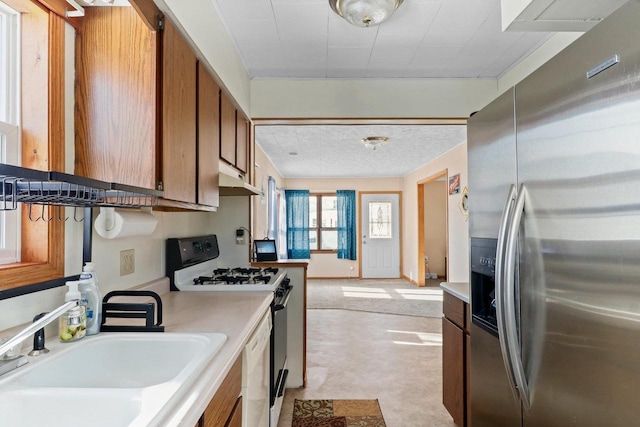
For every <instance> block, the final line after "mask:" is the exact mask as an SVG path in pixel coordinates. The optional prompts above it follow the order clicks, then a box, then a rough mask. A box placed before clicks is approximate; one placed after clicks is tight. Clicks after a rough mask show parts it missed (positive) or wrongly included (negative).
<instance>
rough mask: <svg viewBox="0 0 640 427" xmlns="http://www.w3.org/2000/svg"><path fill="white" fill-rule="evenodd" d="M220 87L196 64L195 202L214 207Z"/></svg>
mask: <svg viewBox="0 0 640 427" xmlns="http://www.w3.org/2000/svg"><path fill="white" fill-rule="evenodd" d="M219 158H220V88H219V87H218V85H217V84H216V82H215V81H214V80H213V77H211V75H210V74H209V72H208V71H207V70H206V69H205V68H204V67H203V66H202V64H200V63H198V204H201V205H207V206H216V207H217V206H218V205H219V198H220V190H219V187H218V176H219V172H220V164H219V161H218V159H219Z"/></svg>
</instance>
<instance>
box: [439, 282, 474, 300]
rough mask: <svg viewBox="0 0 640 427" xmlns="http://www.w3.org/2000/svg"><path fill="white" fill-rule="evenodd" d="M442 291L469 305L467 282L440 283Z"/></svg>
mask: <svg viewBox="0 0 640 427" xmlns="http://www.w3.org/2000/svg"><path fill="white" fill-rule="evenodd" d="M440 287H441V288H442V290H444V291H445V292H447V293H448V294H450V295H453V296H454V297H456V298H458V299H460V300H462V301H464V302H466V303H467V304H469V301H470V299H469V283H467V282H442V283H440Z"/></svg>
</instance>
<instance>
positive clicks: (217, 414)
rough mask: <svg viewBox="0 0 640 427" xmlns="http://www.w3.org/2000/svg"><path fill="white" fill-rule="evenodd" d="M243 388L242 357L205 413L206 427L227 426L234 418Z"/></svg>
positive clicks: (238, 359)
mask: <svg viewBox="0 0 640 427" xmlns="http://www.w3.org/2000/svg"><path fill="white" fill-rule="evenodd" d="M241 387H242V357H241V356H240V357H238V358H237V359H236V361H235V363H234V364H233V367H232V368H231V370H230V371H229V373H228V374H227V376H226V378H225V379H224V381H223V382H222V384H221V385H220V387H219V388H218V391H217V392H216V394H215V396H213V399H211V402H209V405H207V408H206V409H205V411H204V416H203V418H204V427H220V426H225V425H227V422H228V421H229V419H231V418H232V416H231V414H232V413H233V408H234V407H235V406H237V401H238V396H239V395H240V391H241Z"/></svg>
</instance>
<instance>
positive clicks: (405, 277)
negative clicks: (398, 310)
mask: <svg viewBox="0 0 640 427" xmlns="http://www.w3.org/2000/svg"><path fill="white" fill-rule="evenodd" d="M402 278H403V279H404V280H406V281H407V282H409V283H411V284H412V285H415V286H417V287H420V285H418V282H416V281H415V280H411V279H409V278H408V277H407V276H405V275H404V274H403V275H402Z"/></svg>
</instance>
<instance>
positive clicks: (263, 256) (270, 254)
mask: <svg viewBox="0 0 640 427" xmlns="http://www.w3.org/2000/svg"><path fill="white" fill-rule="evenodd" d="M253 244H254V248H255V251H256V261H258V262H260V261H277V260H278V252H277V251H276V241H275V240H269V239H265V240H255V241H254V242H253Z"/></svg>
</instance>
